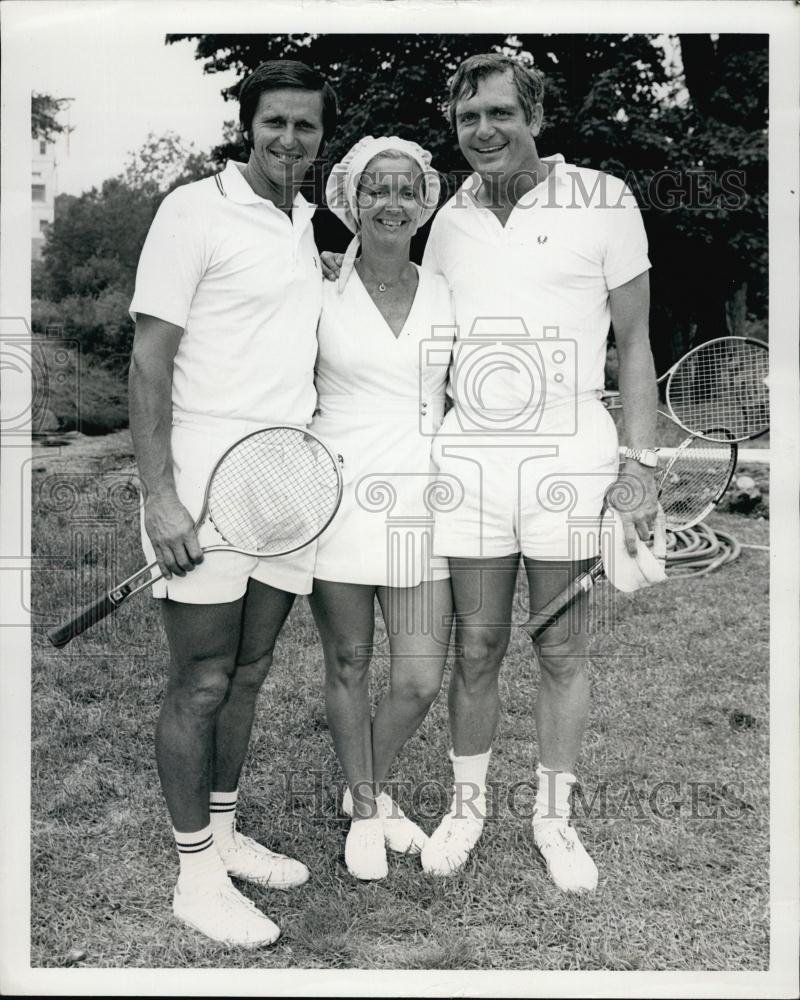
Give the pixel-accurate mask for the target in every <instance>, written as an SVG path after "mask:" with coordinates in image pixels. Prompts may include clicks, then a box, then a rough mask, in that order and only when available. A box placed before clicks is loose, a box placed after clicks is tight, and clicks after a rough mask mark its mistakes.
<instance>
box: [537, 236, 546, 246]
mask: <svg viewBox="0 0 800 1000" xmlns="http://www.w3.org/2000/svg"><path fill="white" fill-rule="evenodd" d="M536 242H537V243H539V244H540V245H541V244H542V243H547V237H546V236H537V237H536Z"/></svg>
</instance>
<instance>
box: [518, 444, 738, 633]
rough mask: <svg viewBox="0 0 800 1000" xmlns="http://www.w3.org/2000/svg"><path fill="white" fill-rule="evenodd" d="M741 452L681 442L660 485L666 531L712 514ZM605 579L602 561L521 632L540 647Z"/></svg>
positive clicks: (729, 446)
mask: <svg viewBox="0 0 800 1000" xmlns="http://www.w3.org/2000/svg"><path fill="white" fill-rule="evenodd" d="M708 433H709V434H715V435H717V436H722V434H724V431H723V430H721V429H720V428H713V429H712V430H710V431H709V432H708ZM737 451H738V449H737V447H736V443H735V442H734V441H728V442H726V443H722V442H721V441H720V442H718V441H716V440H715V439H711V438H701V437H697V436H692V437H689V438H686V440H685V441H682V442H681V444H680V445H679V446H678V447H677V448H676V449H675V454H674V455H673V456H672V458H671V459H670V460H669V462H667V464H666V466H665V467H664V469H663V471H662V472H661V473H660V474H659V475H658V477H657V480H656V484H657V488H658V497H659V503H660V505H661V509H662V511H663V512H664V520H665V525H666V528H667V530H668V531H685V530H687V529H688V528H691V527H693V526H694V525H695V524H699V523H700V522H701V521H702V520H704V519H705V518H706V517H707V516H708V515H709V514H710V513H711V511H712V510H713V509H714V507H715V506H716V505H717V504H718V503H719V501H720V500H721V499H722V496H723V495H724V493H725V490H727V488H728V485H729V484H730V481H731V478H732V476H733V472H734V469H735V468H736V457H737ZM603 576H604V570H603V560H602V558H598V559H597V561H596V562H595V563H594V564H593V565H592V566H590V567H589V569H588V570H586V572H584V573H582V574H581V575H580V576H578V577H576V578H575V579H574V580H573V581H572V583H571V584H570V585H569V586H568V587H566V588H565V589H564V590H563V591H562V592H561V593H560V594H558V595H557V596H556V597H554V598H553V599H552V600H551V601H549V602H548V603H547V604H545V606H544V607H543V608H541V609H540V610H539V611H537V612H536V613H535V614H533V615H532V616H531V617H530V619H529V620H528V621H527V622H526V623H525V624H524V625H523V626H522V627H523V629H525V631H526V632H527V633H528V635H529V636H530V637H531V639H533V640H534V641H536V639H538V638H539V636H540V635H542V633H543V632H545V631H546V630H547V629H548V628H550V626H551V625H553V624H554V623H555V622H556V621H558V619H559V618H560V617H561V615H562V614H563V613H564V612H565V611H566V610H567V609H568V608H569V607H570V606H571V605H572V604H573V603H574V602H575V601H576V600H577V598H578V597H579V596H580V595H581V594H584V593H587V592H588V591H590V590H591V589H592V588H593V587H594V585H595V584H596V583H597V582H598V581H599V580H601V579H603Z"/></svg>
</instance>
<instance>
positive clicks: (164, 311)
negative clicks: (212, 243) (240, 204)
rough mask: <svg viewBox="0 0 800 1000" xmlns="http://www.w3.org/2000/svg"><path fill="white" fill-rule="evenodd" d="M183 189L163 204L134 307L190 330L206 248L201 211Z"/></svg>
mask: <svg viewBox="0 0 800 1000" xmlns="http://www.w3.org/2000/svg"><path fill="white" fill-rule="evenodd" d="M181 194H182V192H181V191H180V189H178V190H177V191H173V192H172V193H171V194H169V195H167V197H166V198H165V199H164V200H163V201H162V202H161V204H160V205H159V208H158V211H157V212H156V216H155V218H154V219H153V222H152V224H151V226H150V230H149V232H148V234H147V239H146V240H145V242H144V246H143V247H142V253H141V256H140V257H139V266H138V268H137V270H136V288H135V290H134V293H133V300H132V301H131V304H130V309H129V311H130V314H131V316H132V318H133V319H134V321H135V320H136V315H137V313H145V314H147V315H149V316H156V317H157V318H158V319H163V320H165V322H167V323H172V324H174V325H175V326H179V327H181V328H185V327H186V322H187V320H188V318H189V309H190V308H191V305H192V299H193V298H194V294H195V290H196V289H197V285H198V282H199V281H200V279H201V277H202V275H203V272H204V270H205V246H204V240H203V237H202V232H201V228H200V225H199V221H198V219H197V218H196V215H197V212H196V210H193V208H192V205H191V204H190V203H189V202H188V201H187V199H186V198H185V197H182V196H181Z"/></svg>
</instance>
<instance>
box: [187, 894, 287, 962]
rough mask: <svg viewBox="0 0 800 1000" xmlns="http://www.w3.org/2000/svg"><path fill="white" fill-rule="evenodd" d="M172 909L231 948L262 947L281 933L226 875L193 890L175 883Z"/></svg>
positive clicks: (193, 926)
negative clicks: (177, 885) (187, 889)
mask: <svg viewBox="0 0 800 1000" xmlns="http://www.w3.org/2000/svg"><path fill="white" fill-rule="evenodd" d="M172 912H173V913H174V914H175V916H176V917H177V918H178V920H182V921H183V923H185V924H187V925H188V926H189V927H192V928H193V929H194V930H196V931H200V933H201V934H204V935H205V936H206V937H207V938H211V940H212V941H218V942H219V943H220V944H224V945H227V946H228V947H232V948H263V947H265V946H266V945H270V944H274V943H275V942H276V941H277V940H278V938H279V937H280V933H281V930H280V927H278V925H277V924H275V923H273V922H272V921H271V920H270V919H269V917H268V916H266V915H265V914H263V913H262V912H261V910H259V909H258V908H257V907H255V906H254V905H253V904H252V903H251V902H250V900H249V899H247V898H246V897H245V896H243V895H242V894H241V893H240V892H239V890H238V889H236V888H234V886H233V885H231V882H230V879H227V878H225V879H215V880H213V881H212V882H210V883H209V884H207V885H204V886H203V887H202V888H201V889H199V890H195V891H192V892H181V890H180V888H179V887H176V888H175V895H174V897H173V900H172Z"/></svg>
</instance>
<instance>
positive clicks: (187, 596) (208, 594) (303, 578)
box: [140, 421, 317, 604]
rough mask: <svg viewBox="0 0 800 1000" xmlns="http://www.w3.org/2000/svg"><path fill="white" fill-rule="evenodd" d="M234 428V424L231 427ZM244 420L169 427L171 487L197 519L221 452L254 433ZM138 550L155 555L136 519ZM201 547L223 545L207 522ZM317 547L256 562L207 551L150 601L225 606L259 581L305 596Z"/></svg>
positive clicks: (156, 587)
mask: <svg viewBox="0 0 800 1000" xmlns="http://www.w3.org/2000/svg"><path fill="white" fill-rule="evenodd" d="M232 425H233V426H232ZM259 426H260V425H258V424H253V425H252V426H248V425H246V424H245V422H243V421H230V422H229V421H225V422H220V425H219V426H216V425H215V424H213V423H211V424H202V425H201V424H195V423H176V424H174V425H173V427H172V461H173V471H174V475H175V488H176V490H177V493H178V497H179V499H180V501H181V503H182V504H183V505H184V506H185V507H186V509H187V510H188V511H189V513H190V514H191V515H192V517H193V518H194V519H195V520H197V518H198V517H199V516H200V511H201V510H202V507H203V499H204V497H205V490H206V484H207V482H208V477H209V475H210V474H211V471H212V469H213V468H214V466H215V465H216V463H217V461H218V460H219V458H220V457H221V455H222V453H223V452H224V451H225V450H226V449H227V448H228V447H230V445H231V444H233V442H234V441H236V440H237V439H238V438H240V437H243V436H244V435H245V434H248V433H249V432H250V431H254V430H258V429H259ZM140 526H141V535H142V548H143V549H144V554H145V558H146V559H147V561H148V562H153V561H154V560H155V553H154V551H153V546H152V545H151V543H150V539H149V538H148V536H147V532H146V531H145V530H144V505H142V511H141V518H140ZM198 541H199V542H200V545H201V546H205V545H214V544H218V543H221V542H223V539H222V538H221V536H220V535H219V533H218V532H217V530H216V528H215V527H214V525H213V524H211V523H210V522H208V521H206V522H205V523H204V524H203V525H202V526H201V528H200V531H199V532H198ZM316 551H317V543H316V541H313V542H312V543H311V544H310V545H307V546H305V548H302V549H299V550H298V551H297V552H290V553H289V555H286V556H273V557H270V558H258V557H256V556H245V555H241V554H240V553H238V552H208V553H206V556H205V559H204V560H203V562H202V563H200V564H199V565H198V566H195V567H194V569H192V570H190V571H189V572H188V573H187V574H186V576H182V577H181V576H175V575H173V577H172V579H171V580H159V581H157V582H156V583H155V584H153V586H152V587H151V588H150V589H151V591H152V594H153V597H160V598H164V597H168V598H169V599H170V600H172V601H180V602H181V603H183V604H227V603H229V602H230V601H236V600H238V599H239V598H240V597H243V596H244V594H245V592H246V590H247V583H248V580H250V579H253V580H258V581H259V583H265V584H268V585H269V586H270V587H275V588H276V589H278V590H284V591H287V592H288V593H290V594H309V593H311V585H312V582H313V578H314V560H315V558H316Z"/></svg>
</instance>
